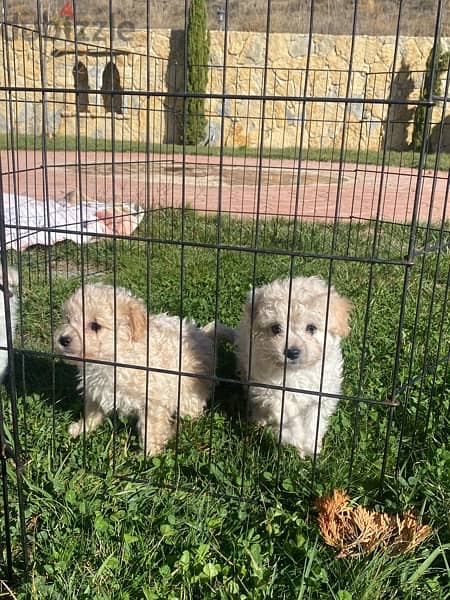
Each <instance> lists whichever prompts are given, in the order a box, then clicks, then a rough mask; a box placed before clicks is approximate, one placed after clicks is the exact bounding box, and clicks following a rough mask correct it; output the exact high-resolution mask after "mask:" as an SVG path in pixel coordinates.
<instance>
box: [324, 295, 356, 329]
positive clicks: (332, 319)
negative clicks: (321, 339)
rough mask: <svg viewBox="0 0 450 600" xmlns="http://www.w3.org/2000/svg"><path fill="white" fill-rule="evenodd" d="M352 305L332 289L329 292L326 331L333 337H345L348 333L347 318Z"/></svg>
mask: <svg viewBox="0 0 450 600" xmlns="http://www.w3.org/2000/svg"><path fill="white" fill-rule="evenodd" d="M351 309H352V303H351V302H350V300H348V299H347V298H344V297H343V296H340V295H339V294H338V293H337V292H336V290H335V289H334V288H331V290H330V307H329V315H328V330H329V332H330V333H332V334H333V335H338V336H339V337H346V336H347V335H348V334H349V333H350V325H349V317H350V311H351Z"/></svg>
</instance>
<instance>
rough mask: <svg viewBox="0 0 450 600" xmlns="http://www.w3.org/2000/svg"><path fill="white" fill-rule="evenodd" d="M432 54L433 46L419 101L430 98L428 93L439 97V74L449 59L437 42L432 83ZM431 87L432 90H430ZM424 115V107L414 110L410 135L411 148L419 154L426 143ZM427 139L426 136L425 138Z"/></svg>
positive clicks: (440, 92)
mask: <svg viewBox="0 0 450 600" xmlns="http://www.w3.org/2000/svg"><path fill="white" fill-rule="evenodd" d="M433 52H434V46H433V47H432V48H431V50H430V54H429V55H428V58H427V63H426V72H425V77H424V79H423V85H422V89H421V90H420V100H428V99H429V98H430V91H431V92H432V94H431V95H432V96H441V95H442V90H441V73H443V72H444V71H446V70H447V67H448V61H449V57H450V53H449V52H443V51H442V48H441V44H440V43H439V42H438V44H437V48H436V56H437V59H436V70H435V74H434V79H433V81H432V75H433ZM431 87H432V90H431ZM425 115H426V107H425V106H423V105H421V106H418V107H417V108H416V111H415V113H414V129H413V134H412V148H413V150H415V151H417V152H419V151H420V149H421V147H422V143H423V142H424V141H425V142H426V141H427V139H424V129H425ZM427 137H428V136H427Z"/></svg>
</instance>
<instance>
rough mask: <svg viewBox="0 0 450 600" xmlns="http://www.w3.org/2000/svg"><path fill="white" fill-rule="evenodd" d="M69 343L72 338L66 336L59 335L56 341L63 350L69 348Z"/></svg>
mask: <svg viewBox="0 0 450 600" xmlns="http://www.w3.org/2000/svg"><path fill="white" fill-rule="evenodd" d="M71 341H72V338H71V337H70V336H68V335H61V336H60V337H59V340H58V342H59V343H60V344H61V346H62V347H63V348H66V347H67V346H69V345H70V342H71Z"/></svg>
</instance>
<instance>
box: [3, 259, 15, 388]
mask: <svg viewBox="0 0 450 600" xmlns="http://www.w3.org/2000/svg"><path fill="white" fill-rule="evenodd" d="M18 282H19V275H18V273H17V271H16V269H14V268H13V267H8V286H5V285H4V284H3V274H2V269H1V267H0V291H1V292H2V298H0V348H2V350H0V383H1V382H2V381H3V380H4V378H5V374H6V371H7V369H8V337H7V324H6V306H5V302H6V297H8V299H9V314H10V319H11V332H12V335H13V336H14V331H15V328H16V309H17V298H16V295H15V294H14V292H13V290H12V289H11V288H13V287H14V286H16V285H17V284H18ZM6 288H7V289H6Z"/></svg>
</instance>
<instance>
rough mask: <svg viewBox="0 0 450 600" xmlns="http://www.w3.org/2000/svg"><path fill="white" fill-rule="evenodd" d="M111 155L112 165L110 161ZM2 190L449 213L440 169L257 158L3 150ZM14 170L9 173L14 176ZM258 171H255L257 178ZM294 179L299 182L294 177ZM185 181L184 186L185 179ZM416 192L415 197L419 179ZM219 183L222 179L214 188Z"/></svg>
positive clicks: (323, 215)
mask: <svg viewBox="0 0 450 600" xmlns="http://www.w3.org/2000/svg"><path fill="white" fill-rule="evenodd" d="M113 160H114V168H113V167H112V161H113ZM1 165H2V172H3V175H4V177H3V189H4V191H5V192H6V191H10V192H12V191H15V192H16V193H17V194H19V195H24V196H30V197H32V198H37V199H39V200H41V199H43V198H44V197H45V190H46V189H47V190H48V192H47V194H48V197H50V198H56V199H62V198H63V197H64V195H65V194H66V193H67V192H68V191H70V190H75V189H78V187H79V185H80V180H79V175H80V174H81V189H82V191H83V193H84V194H86V195H87V196H89V197H92V198H97V199H100V200H102V201H103V200H105V201H106V202H110V201H112V200H113V199H114V200H115V201H116V202H125V203H134V202H137V203H139V204H140V205H141V206H153V207H159V206H181V205H182V204H183V203H184V204H185V205H188V206H190V207H192V208H195V209H198V210H201V211H217V209H218V207H219V206H220V209H221V211H223V212H226V213H231V214H235V215H243V214H245V215H247V216H249V217H252V216H255V215H257V214H258V215H259V216H271V215H287V216H294V215H298V216H299V217H301V218H303V219H308V220H310V219H314V220H318V221H319V220H334V219H335V218H339V219H344V220H345V219H348V218H350V217H353V218H356V219H375V218H377V219H381V220H383V221H394V222H397V223H407V222H409V221H411V220H412V218H413V214H414V213H415V214H416V217H417V219H418V220H419V221H420V222H428V221H430V222H433V223H438V222H441V221H442V220H445V219H447V218H448V214H447V204H448V195H447V183H448V176H447V174H446V173H443V172H438V173H434V172H432V171H426V172H425V173H423V177H422V178H421V179H419V178H418V172H417V170H415V169H410V168H399V167H385V168H384V169H382V168H381V167H379V166H375V165H364V164H359V165H356V164H348V163H347V164H344V165H342V166H341V167H340V166H339V164H338V163H325V162H321V163H319V162H314V161H304V162H303V163H301V165H300V171H299V165H298V162H295V161H292V160H283V161H281V160H270V161H269V160H267V161H264V162H263V164H262V167H263V168H262V170H261V171H260V170H259V168H258V167H259V163H258V160H257V159H255V158H245V159H244V158H242V157H239V158H237V157H235V158H232V157H223V158H222V160H221V159H220V157H216V156H209V157H208V156H197V157H193V156H186V157H185V160H184V162H183V157H182V156H181V155H174V156H173V155H150V156H149V157H147V156H146V155H145V154H138V153H123V154H121V153H115V154H114V156H113V155H112V154H111V153H97V154H96V153H93V152H83V153H81V154H80V155H77V153H76V152H54V153H51V152H48V153H47V154H46V155H44V154H43V153H42V152H41V151H36V152H33V151H29V152H26V151H18V152H15V153H14V154H13V153H11V152H7V151H2V152H1ZM13 172H14V173H15V176H13ZM260 173H261V175H260ZM298 178H300V185H297V180H298ZM183 180H184V184H183ZM419 181H421V190H420V191H419V193H417V194H416V191H417V189H418V183H419ZM220 182H222V184H221V185H220Z"/></svg>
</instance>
